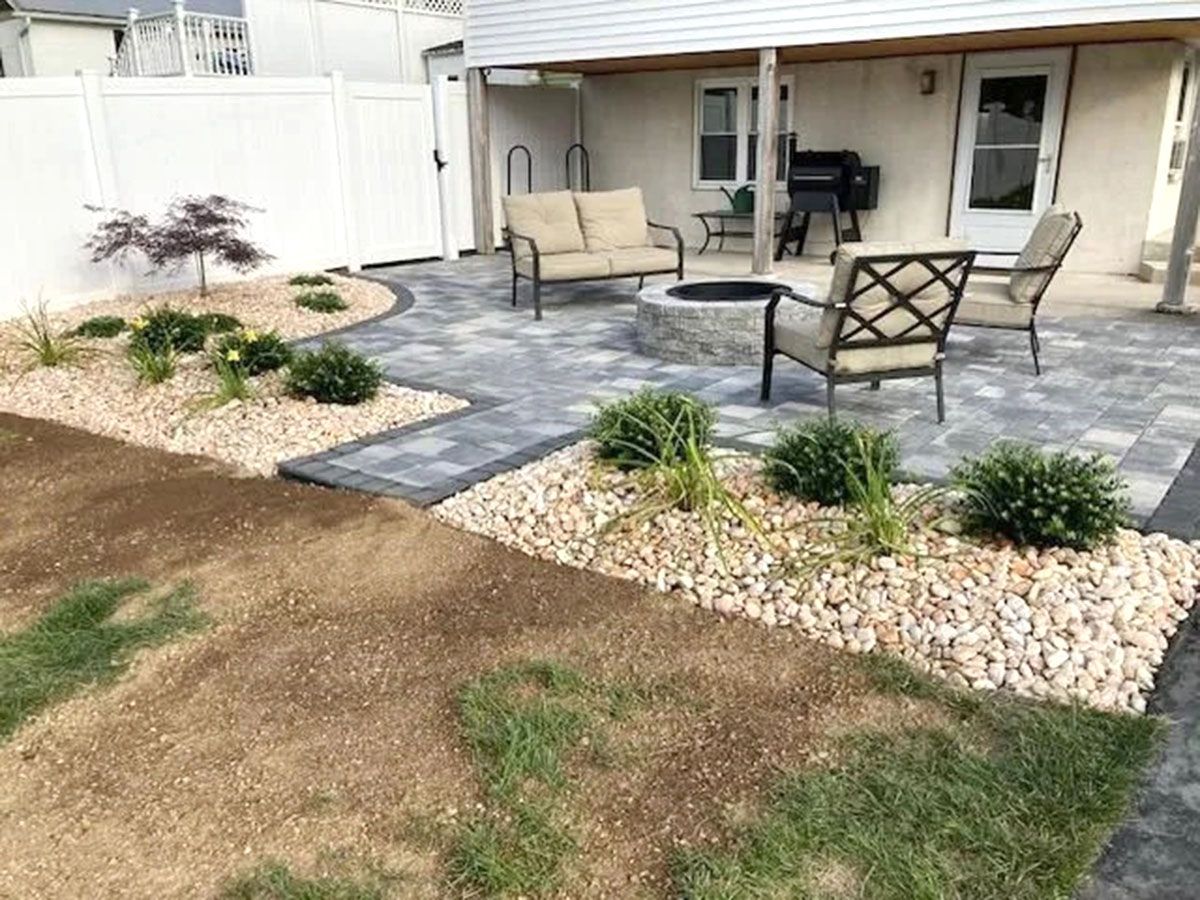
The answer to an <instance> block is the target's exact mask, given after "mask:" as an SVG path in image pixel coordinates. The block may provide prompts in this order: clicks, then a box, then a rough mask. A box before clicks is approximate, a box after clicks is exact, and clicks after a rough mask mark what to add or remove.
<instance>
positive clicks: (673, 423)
mask: <svg viewBox="0 0 1200 900" xmlns="http://www.w3.org/2000/svg"><path fill="white" fill-rule="evenodd" d="M715 421H716V414H715V413H714V412H713V409H712V407H711V406H709V405H708V404H707V403H702V402H701V401H699V400H697V399H696V398H695V397H692V396H690V395H689V394H683V393H679V392H677V391H662V390H654V389H651V388H646V389H643V390H640V391H638V392H637V393H636V394H633V395H632V396H629V397H626V398H624V399H622V400H614V401H611V402H609V403H604V404H601V406H600V408H599V410H598V411H597V412H596V415H595V416H593V418H592V423H591V426H590V428H589V430H588V433H589V436H590V437H591V438H592V440H594V441H595V442H596V443H597V444H599V455H600V458H601V459H606V460H609V461H611V462H613V463H615V464H616V465H617V466H618V467H620V468H622V469H633V468H639V467H645V466H647V465H659V464H661V463H662V462H663V461H664V460H682V459H684V458H685V457H686V456H687V450H688V447H687V445H688V442H689V440H690V441H692V442H694V443H695V444H696V445H697V446H699V447H701V448H705V447H707V446H708V445H709V443H710V440H711V438H712V428H713V423H714V422H715Z"/></svg>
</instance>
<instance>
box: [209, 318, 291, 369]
mask: <svg viewBox="0 0 1200 900" xmlns="http://www.w3.org/2000/svg"><path fill="white" fill-rule="evenodd" d="M213 359H214V361H215V360H222V361H225V362H236V363H237V364H238V365H239V367H240V368H241V369H242V370H243V371H244V372H245V373H246V374H247V375H262V374H263V373H264V372H273V371H275V370H276V369H281V368H283V367H284V366H286V365H287V364H288V363H289V362H291V360H292V348H291V347H289V346H288V345H287V343H286V342H285V341H284V340H283V338H281V337H280V336H279V335H278V334H276V333H275V332H274V331H255V330H254V329H253V328H243V329H242V330H241V331H237V332H234V333H233V334H227V335H225V336H224V337H222V338H221V339H220V340H219V341H217V346H216V351H215V352H214V354H213ZM214 365H215V363H214Z"/></svg>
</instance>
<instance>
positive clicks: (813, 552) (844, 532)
mask: <svg viewBox="0 0 1200 900" xmlns="http://www.w3.org/2000/svg"><path fill="white" fill-rule="evenodd" d="M887 440H890V436H889V435H884V434H879V433H877V432H873V431H870V430H869V429H863V430H861V431H860V432H859V433H857V434H856V435H855V436H854V444H853V448H852V450H851V452H850V453H849V454H848V455H847V456H846V457H845V458H844V459H843V461H842V466H843V474H844V478H845V488H846V499H845V503H844V505H845V514H844V515H838V516H831V517H830V518H828V519H825V520H823V523H824V524H825V525H827V526H828V531H827V534H826V541H825V545H824V546H814V547H810V548H809V549H808V551H807V552H806V553H805V554H804V557H805V559H804V561H805V564H806V566H807V567H808V568H809V569H819V568H822V567H824V566H827V565H830V564H831V563H842V564H845V565H851V566H855V565H858V564H860V563H866V562H869V561H870V560H872V559H875V558H876V557H879V556H919V555H921V554H920V552H919V548H918V547H917V545H916V542H915V541H914V540H913V536H914V535H915V534H917V533H918V532H920V531H921V529H923V528H931V527H934V525H936V522H929V521H927V518H926V514H927V511H928V510H929V509H930V508H931V507H932V506H935V505H936V504H938V503H939V501H941V500H942V499H943V498H944V497H945V496H946V494H947V493H948V491H947V489H946V488H943V487H935V486H928V487H924V488H917V489H914V490H911V491H909V492H907V493H905V494H903V495H899V494H898V493H897V491H895V490H894V489H893V486H892V470H893V468H894V465H895V462H894V459H893V458H890V457H889V454H888V453H887V452H886V451H885V450H883V449H882V448H881V447H880V446H879V445H880V444H881V443H882V442H884V441H887Z"/></svg>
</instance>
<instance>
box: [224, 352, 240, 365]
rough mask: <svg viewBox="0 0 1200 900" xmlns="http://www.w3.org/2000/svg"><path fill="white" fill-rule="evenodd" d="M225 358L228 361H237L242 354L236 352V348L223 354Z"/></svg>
mask: <svg viewBox="0 0 1200 900" xmlns="http://www.w3.org/2000/svg"><path fill="white" fill-rule="evenodd" d="M225 358H226V359H227V360H229V362H239V361H240V360H241V358H242V354H240V353H238V351H236V350H230V351H229V352H228V353H226V354H225Z"/></svg>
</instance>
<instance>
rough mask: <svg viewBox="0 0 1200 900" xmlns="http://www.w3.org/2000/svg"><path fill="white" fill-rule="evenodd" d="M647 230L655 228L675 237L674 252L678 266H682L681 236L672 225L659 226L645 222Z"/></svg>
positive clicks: (655, 223)
mask: <svg viewBox="0 0 1200 900" xmlns="http://www.w3.org/2000/svg"><path fill="white" fill-rule="evenodd" d="M646 227H647V228H657V229H659V230H660V231H669V232H671V234H672V235H674V237H675V250H676V251H677V252H678V253H679V264H680V266H682V265H683V234H682V232H680V230H679V229H678V228H676V227H675V226H674V225H660V224H659V223H658V222H651V221H650V220H649V219H647V220H646Z"/></svg>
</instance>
